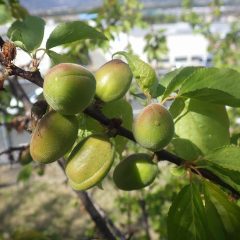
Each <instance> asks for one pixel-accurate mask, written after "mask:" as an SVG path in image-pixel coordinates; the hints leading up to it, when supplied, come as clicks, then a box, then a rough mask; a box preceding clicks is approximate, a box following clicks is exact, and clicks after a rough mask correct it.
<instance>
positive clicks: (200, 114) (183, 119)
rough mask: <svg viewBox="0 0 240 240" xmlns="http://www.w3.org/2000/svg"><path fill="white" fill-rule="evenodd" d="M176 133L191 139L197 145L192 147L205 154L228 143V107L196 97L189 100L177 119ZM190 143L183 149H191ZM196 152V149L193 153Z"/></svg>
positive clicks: (183, 150)
mask: <svg viewBox="0 0 240 240" xmlns="http://www.w3.org/2000/svg"><path fill="white" fill-rule="evenodd" d="M175 133H176V135H177V136H178V137H180V138H183V139H187V140H189V141H191V142H192V144H193V145H195V146H196V147H193V148H192V149H195V148H197V149H199V150H200V151H201V153H203V154H206V153H208V152H210V151H212V150H213V149H215V148H218V147H221V146H224V145H228V144H229V143H230V134H229V119H228V115H227V112H226V109H225V107H224V106H221V105H217V104H213V103H208V102H203V101H198V100H195V99H190V100H187V101H186V102H185V107H184V110H183V111H182V112H181V114H180V115H179V116H178V117H177V118H176V120H175ZM185 143H186V142H185ZM182 144H184V142H182ZM188 145H189V144H187V146H185V148H183V149H182V150H181V151H182V152H185V150H186V149H188V151H189V150H190V149H189V146H188ZM186 153H187V152H185V153H182V154H186ZM196 153H197V152H196V151H194V153H193V155H195V154H196ZM182 154H181V155H182ZM188 154H189V153H188ZM192 160H193V159H192Z"/></svg>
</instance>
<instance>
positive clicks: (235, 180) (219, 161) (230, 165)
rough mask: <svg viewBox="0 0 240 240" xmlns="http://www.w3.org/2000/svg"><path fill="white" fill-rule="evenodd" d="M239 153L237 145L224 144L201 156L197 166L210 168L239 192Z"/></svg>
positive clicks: (239, 149)
mask: <svg viewBox="0 0 240 240" xmlns="http://www.w3.org/2000/svg"><path fill="white" fill-rule="evenodd" d="M239 154H240V148H239V147H238V146H234V145H231V146H224V147H221V148H218V149H216V150H214V151H212V152H210V153H209V154H208V155H206V156H203V157H202V159H201V160H199V162H198V166H199V167H201V168H205V169H208V170H210V171H211V172H213V173H214V174H216V175H217V176H218V177H219V178H221V179H222V180H223V181H224V182H226V183H227V184H229V185H230V186H232V187H233V188H234V189H236V191H239V192H240V167H239Z"/></svg>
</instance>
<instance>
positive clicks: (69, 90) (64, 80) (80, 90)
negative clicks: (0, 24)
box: [30, 59, 174, 190]
mask: <svg viewBox="0 0 240 240" xmlns="http://www.w3.org/2000/svg"><path fill="white" fill-rule="evenodd" d="M131 81H132V72H131V70H130V68H129V66H128V64H126V63H125V62H123V61H121V60H118V59H114V60H111V61H109V62H107V63H106V64H104V65H103V66H102V67H101V68H99V69H98V70H97V72H96V73H95V76H94V75H93V74H92V73H91V72H89V71H88V70H87V69H86V68H84V67H82V66H80V65H76V64H70V63H62V64H59V65H56V66H54V67H53V68H51V69H50V70H49V72H48V73H47V74H46V76H45V79H44V85H43V93H44V97H45V99H46V101H47V103H48V104H49V106H50V110H49V111H48V112H47V113H46V114H45V115H44V116H43V117H42V118H41V119H40V121H39V122H38V124H37V125H36V127H35V129H34V131H33V134H32V138H31V142H30V153H31V156H32V158H33V160H34V161H37V162H39V163H45V164H46V163H51V162H54V161H56V160H58V159H59V158H61V157H63V156H64V157H66V156H67V161H66V168H65V171H66V175H67V177H68V179H69V184H70V185H71V186H72V188H73V189H75V190H84V189H88V188H90V187H92V186H95V185H97V184H99V183H100V182H101V181H102V179H103V178H104V177H105V176H106V174H107V173H108V172H109V170H110V168H111V166H112V164H113V160H114V156H115V152H116V151H118V152H121V151H123V149H124V147H125V144H126V139H124V138H123V137H121V136H116V137H115V139H114V140H115V141H113V140H112V139H111V138H110V135H109V134H106V131H105V128H104V127H103V126H102V125H101V124H100V123H98V122H97V121H96V120H94V119H92V118H90V117H88V116H86V117H85V118H84V120H85V124H82V121H81V120H82V119H81V117H79V116H81V113H82V112H83V111H84V109H86V108H87V107H88V106H89V105H90V104H91V103H92V102H93V101H94V97H95V98H96V99H99V100H100V101H101V102H102V103H103V104H102V106H101V111H102V112H103V114H104V115H106V116H107V117H108V118H112V119H113V118H115V119H120V120H121V122H122V125H123V127H125V128H128V129H129V130H133V133H134V136H135V138H136V141H137V142H138V143H139V144H140V145H142V146H143V147H145V148H146V149H149V150H152V151H158V150H161V149H162V148H163V147H165V146H166V145H167V144H168V143H169V142H170V141H171V139H172V137H173V134H174V123H173V119H172V117H171V115H170V113H169V112H168V110H166V109H165V108H164V107H163V106H161V105H160V104H150V105H149V106H147V107H146V108H144V109H143V111H142V112H141V113H140V114H139V115H138V116H137V118H136V119H135V120H134V121H133V115H132V108H131V105H130V104H129V103H128V102H127V101H126V100H125V99H123V97H124V95H125V94H126V92H127V91H128V89H129V87H130V85H131ZM79 129H88V130H90V131H91V133H92V134H91V135H89V136H87V137H86V138H84V139H81V141H78V133H79ZM68 153H69V154H68ZM157 172H158V167H157V164H156V163H154V162H153V157H152V156H151V155H148V154H133V155H130V156H128V157H127V158H125V159H124V160H122V161H120V163H119V164H118V165H117V166H116V168H115V170H114V173H113V180H114V182H115V184H116V185H117V187H118V188H120V189H123V190H134V189H139V188H143V187H145V186H147V185H149V184H150V183H152V182H153V180H154V179H155V177H156V175H157Z"/></svg>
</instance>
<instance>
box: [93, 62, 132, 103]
mask: <svg viewBox="0 0 240 240" xmlns="http://www.w3.org/2000/svg"><path fill="white" fill-rule="evenodd" d="M95 77H96V82H97V86H96V95H97V97H98V98H99V99H101V100H102V101H103V102H111V101H115V100H117V99H120V98H122V97H123V96H124V95H125V94H126V92H127V91H128V89H129V87H130V84H131V81H132V72H131V70H130V68H129V66H128V64H126V63H125V62H123V61H121V60H119V59H113V60H111V61H109V62H107V63H105V64H104V65H103V66H102V67H101V68H99V69H98V70H97V72H96V74H95Z"/></svg>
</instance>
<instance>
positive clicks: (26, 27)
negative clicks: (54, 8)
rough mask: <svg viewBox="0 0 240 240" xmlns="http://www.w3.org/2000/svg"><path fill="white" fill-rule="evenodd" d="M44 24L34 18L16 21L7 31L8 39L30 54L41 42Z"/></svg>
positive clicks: (42, 21) (28, 17)
mask: <svg viewBox="0 0 240 240" xmlns="http://www.w3.org/2000/svg"><path fill="white" fill-rule="evenodd" d="M44 26H45V22H44V20H43V19H41V18H39V17H35V16H27V17H26V18H24V20H23V21H20V20H17V21H15V22H14V23H13V24H12V26H11V27H10V28H9V30H8V33H7V35H8V37H9V38H10V39H11V41H13V42H14V43H15V44H16V45H17V46H18V47H20V48H22V49H23V50H24V51H27V52H32V51H33V50H35V49H37V48H38V47H39V46H40V45H41V42H42V39H43V35H44Z"/></svg>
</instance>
